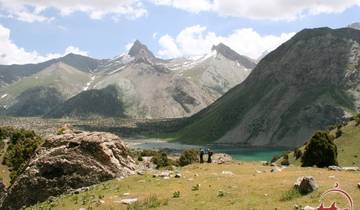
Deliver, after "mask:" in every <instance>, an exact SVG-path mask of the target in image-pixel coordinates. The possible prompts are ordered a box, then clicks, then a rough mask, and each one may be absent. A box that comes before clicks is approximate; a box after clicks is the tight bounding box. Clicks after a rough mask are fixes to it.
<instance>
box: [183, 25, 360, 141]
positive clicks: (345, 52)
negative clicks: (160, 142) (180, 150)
mask: <svg viewBox="0 0 360 210" xmlns="http://www.w3.org/2000/svg"><path fill="white" fill-rule="evenodd" d="M359 37H360V31H357V30H353V29H349V28H344V29H337V30H333V29H330V28H317V29H305V30H303V31H301V32H299V33H298V34H297V35H295V36H294V37H293V38H292V39H290V40H289V41H288V42H286V43H284V44H283V45H281V46H280V47H279V48H277V49H276V50H274V51H273V52H271V53H270V54H268V55H267V56H266V57H265V58H264V59H263V60H262V61H261V62H260V63H259V64H258V65H257V67H256V68H255V69H254V70H253V71H252V73H251V74H250V76H249V77H248V78H247V79H246V80H245V81H244V82H243V83H241V84H240V85H238V86H236V87H234V88H233V89H231V90H230V91H229V92H228V93H227V94H225V95H224V96H223V97H221V98H220V99H218V100H217V101H216V102H215V103H213V104H212V105H211V106H209V107H208V108H206V109H204V110H202V111H201V112H199V113H197V114H195V115H194V116H192V117H190V118H189V119H188V120H187V121H188V123H187V126H185V127H184V128H183V129H181V130H180V131H179V132H178V133H177V140H178V141H180V142H184V143H192V144H204V143H212V142H217V143H226V144H239V145H250V146H287V147H295V146H299V145H302V144H303V142H304V141H305V140H306V139H308V138H309V137H310V136H311V135H312V134H313V132H314V131H315V130H318V129H325V128H327V127H328V126H329V125H333V124H336V123H338V122H341V121H342V120H343V116H344V111H346V112H348V113H355V112H356V108H355V105H354V103H355V101H356V100H358V94H357V91H356V90H357V89H356V88H357V84H358V83H357V81H360V78H359V77H355V76H354V78H349V76H348V75H349V74H350V73H349V72H353V71H354V68H353V66H354V65H357V64H355V63H351V62H350V61H349V60H350V57H351V56H352V55H349V51H350V50H351V49H352V47H353V40H357V41H358V42H360V38H359ZM314 56H316V57H317V59H313V58H314ZM351 58H352V57H351ZM354 74H355V73H354ZM351 91H352V92H353V93H354V94H353V95H350V94H349V92H351Z"/></svg>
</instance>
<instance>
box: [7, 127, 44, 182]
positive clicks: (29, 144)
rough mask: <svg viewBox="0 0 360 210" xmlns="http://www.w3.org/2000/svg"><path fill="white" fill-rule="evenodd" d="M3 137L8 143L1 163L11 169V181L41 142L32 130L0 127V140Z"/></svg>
mask: <svg viewBox="0 0 360 210" xmlns="http://www.w3.org/2000/svg"><path fill="white" fill-rule="evenodd" d="M4 139H9V142H8V144H9V145H8V147H7V150H6V151H4V152H5V155H4V159H3V161H2V164H4V165H7V166H8V167H9V169H10V171H11V173H10V180H11V182H13V181H14V179H15V177H17V176H18V175H19V173H20V172H21V171H22V169H23V167H24V165H25V164H26V163H27V161H28V160H29V159H30V158H31V156H32V155H33V154H34V152H35V150H36V149H37V148H38V147H39V145H40V144H41V143H42V139H41V137H40V136H38V135H36V134H35V132H34V131H30V130H25V129H15V128H11V127H1V128H0V140H1V141H2V142H3V140H4Z"/></svg>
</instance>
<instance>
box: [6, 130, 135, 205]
mask: <svg viewBox="0 0 360 210" xmlns="http://www.w3.org/2000/svg"><path fill="white" fill-rule="evenodd" d="M63 133H64V134H63V135H53V136H50V137H48V138H47V139H46V141H45V142H44V144H43V145H42V146H41V147H40V148H39V149H38V150H37V151H36V154H35V155H34V156H33V157H32V158H31V160H30V161H29V162H28V164H27V166H26V167H25V169H24V171H23V172H22V173H21V175H20V176H18V177H17V178H16V179H15V182H14V183H13V184H12V185H11V186H10V188H9V189H8V191H7V194H6V195H5V198H4V201H3V203H2V205H1V209H19V208H21V207H22V206H28V205H32V204H35V203H37V202H41V201H45V200H46V199H47V198H48V197H50V196H57V195H60V194H63V193H66V192H70V191H73V190H74V189H77V188H81V187H85V186H89V185H93V184H96V183H99V182H103V181H106V180H110V179H113V178H115V177H125V176H128V175H132V174H135V170H136V169H137V165H136V164H135V161H134V160H133V159H132V158H131V157H130V156H129V152H128V149H127V147H126V146H125V145H124V143H123V142H122V141H121V139H120V138H119V137H118V136H116V135H113V134H110V133H103V132H82V131H75V132H74V131H71V130H69V129H67V130H66V131H65V132H63ZM14 201H16V202H14Z"/></svg>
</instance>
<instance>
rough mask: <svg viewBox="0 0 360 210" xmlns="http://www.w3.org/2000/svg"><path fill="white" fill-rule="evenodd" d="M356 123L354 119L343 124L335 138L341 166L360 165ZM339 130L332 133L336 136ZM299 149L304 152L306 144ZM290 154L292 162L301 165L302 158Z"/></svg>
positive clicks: (359, 136) (357, 126)
mask: <svg viewBox="0 0 360 210" xmlns="http://www.w3.org/2000/svg"><path fill="white" fill-rule="evenodd" d="M356 124H357V122H356V121H355V120H353V121H350V122H348V123H346V125H344V126H341V127H340V128H339V130H341V131H342V134H341V136H340V137H338V138H336V139H335V140H334V141H335V144H336V146H337V148H338V162H339V165H340V166H358V167H360V152H359V151H360V126H359V125H356ZM337 130H338V128H334V129H332V130H330V134H331V135H333V136H336V132H337ZM299 149H300V150H301V151H302V152H304V149H305V146H302V147H300V148H299ZM288 156H289V162H290V164H292V165H296V166H300V165H301V158H299V159H297V160H296V158H295V156H294V152H291V153H289V154H288ZM281 161H282V158H281V159H280V160H279V161H277V162H278V163H280V162H281Z"/></svg>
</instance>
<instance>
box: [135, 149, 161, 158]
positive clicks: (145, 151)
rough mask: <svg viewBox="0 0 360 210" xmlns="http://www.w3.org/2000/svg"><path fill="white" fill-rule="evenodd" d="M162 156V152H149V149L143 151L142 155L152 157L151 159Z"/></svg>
mask: <svg viewBox="0 0 360 210" xmlns="http://www.w3.org/2000/svg"><path fill="white" fill-rule="evenodd" d="M159 154H161V152H159V151H157V150H149V149H144V150H143V151H141V153H140V155H141V156H143V157H144V156H145V157H146V156H150V157H154V156H157V155H159Z"/></svg>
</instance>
